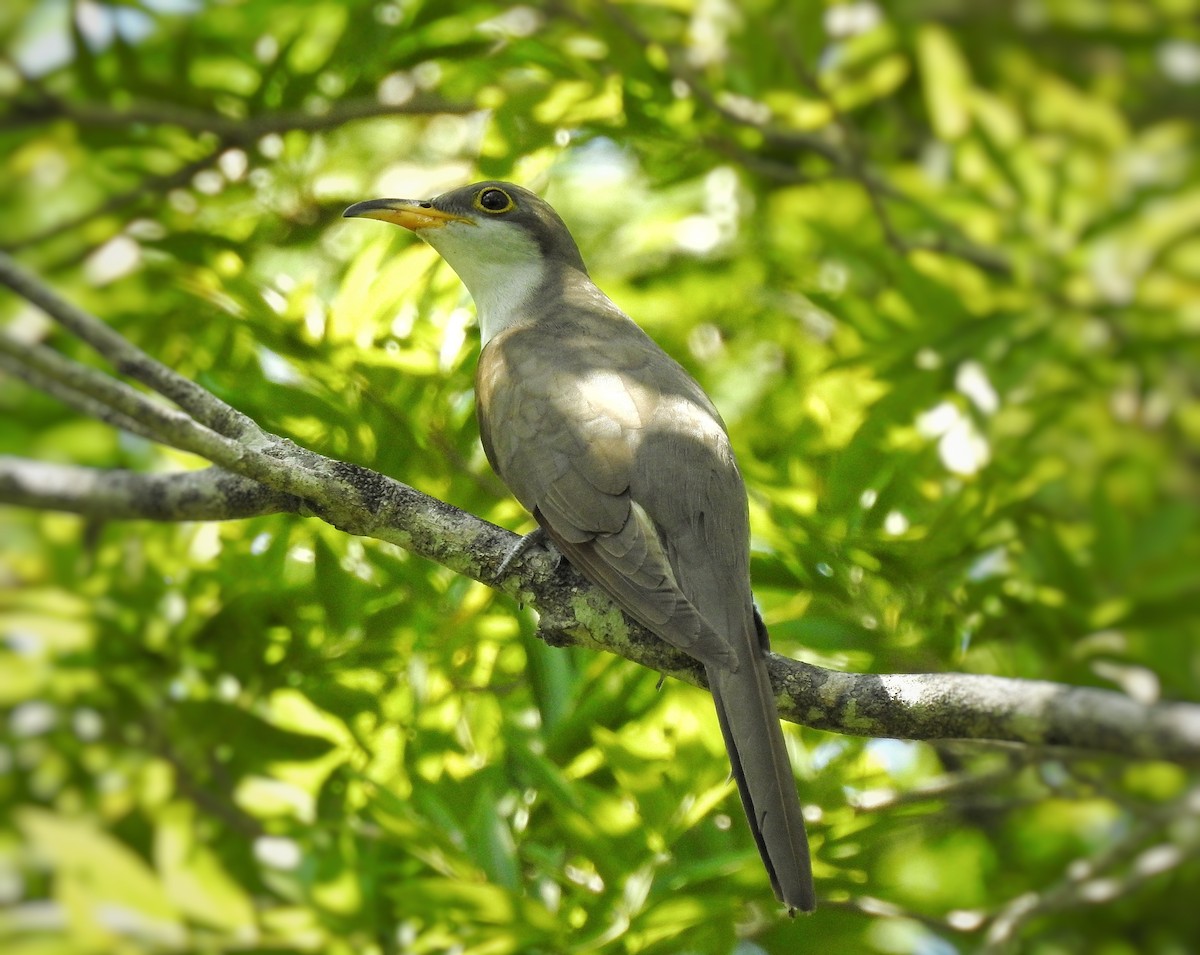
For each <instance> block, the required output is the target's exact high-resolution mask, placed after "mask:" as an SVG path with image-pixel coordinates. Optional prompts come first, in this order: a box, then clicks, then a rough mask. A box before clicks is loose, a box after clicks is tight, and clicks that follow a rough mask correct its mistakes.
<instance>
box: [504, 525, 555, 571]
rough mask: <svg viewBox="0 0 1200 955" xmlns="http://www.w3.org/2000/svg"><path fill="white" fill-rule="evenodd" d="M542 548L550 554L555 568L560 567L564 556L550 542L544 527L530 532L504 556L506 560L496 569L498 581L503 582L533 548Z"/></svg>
mask: <svg viewBox="0 0 1200 955" xmlns="http://www.w3.org/2000/svg"><path fill="white" fill-rule="evenodd" d="M535 546H541V547H542V548H544V549H545V550H546V552H547V553H549V554H550V557H551V559H552V560H553V561H554V567H556V568H557V567H558V563H559V561H561V560H562V554H560V553H559V552H558V548H557V547H555V546H554V542H553V541H551V540H550V538H549V536H548V535H547V534H546V531H545V530H544V529H543V528H542V527H540V526H539V527H537V528H535V529H534V530H532V531H530V532H529V533H528V534H526V535H525V536H524V537H522V538H521V539H520V540H518V541H517V542H516V543H515V544H513V545H512V547H511V548H510V549H509V552H508V553H507V554H505V555H504V560H502V561H500V566H499V567H498V568H496V579H497V580H503V579H504V575H505V574H507V573H508V570H509V568H510V567H512V565H513V563H514V562H515V561H516V560H517V559H518V558H520V557H522V556H524V554H525V552H526V551H528V550H529V548H531V547H535Z"/></svg>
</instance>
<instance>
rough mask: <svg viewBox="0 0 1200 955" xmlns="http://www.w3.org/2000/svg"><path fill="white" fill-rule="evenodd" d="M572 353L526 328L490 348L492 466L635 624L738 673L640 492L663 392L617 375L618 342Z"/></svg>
mask: <svg viewBox="0 0 1200 955" xmlns="http://www.w3.org/2000/svg"><path fill="white" fill-rule="evenodd" d="M630 327H631V328H632V327H633V326H630ZM523 333H524V334H523ZM565 349H566V352H567V353H566V354H564V352H563V350H558V351H554V352H552V351H549V350H548V349H547V348H546V345H545V342H544V340H542V341H537V340H535V336H534V335H531V334H528V332H527V331H526V330H525V329H510V330H509V331H506V332H504V333H502V334H501V335H498V336H496V338H494V339H493V340H492V341H491V342H489V343H488V345H487V347H486V348H485V349H484V351H483V353H482V355H481V356H480V362H479V368H478V371H477V373H476V393H477V398H478V402H479V405H478V407H479V419H480V433H481V437H482V438H483V444H484V450H485V451H486V452H487V455H488V460H489V461H490V462H491V463H492V466H493V468H495V470H496V473H497V474H499V475H500V477H501V478H502V479H503V480H504V482H505V484H507V485H508V487H509V489H510V490H512V492H513V494H514V495H516V497H517V499H518V500H519V501H520V502H521V503H522V504H524V505H525V507H527V508H528V509H529V510H530V512H531V513H532V514H533V515H534V517H535V518H536V519H537V520H538V522H539V524H541V526H542V527H543V528H545V530H546V532H547V533H548V534H549V535H550V537H551V539H552V540H553V541H554V542H555V543H556V544H557V545H558V547H559V549H560V550H561V551H562V552H563V554H564V556H566V557H567V559H568V560H570V561H571V563H572V564H574V565H575V566H576V567H577V568H578V569H579V570H580V571H581V572H582V573H583V574H584V575H585V576H587V577H589V578H590V579H592V580H593V581H595V582H596V583H598V584H600V585H601V586H602V587H603V588H604V589H605V590H606V591H607V592H608V594H609V595H610V596H611V597H612V598H613V600H615V601H616V602H617V604H618V605H620V607H621V608H622V609H623V610H625V611H626V612H627V613H628V614H629V615H630V616H632V617H633V618H634V619H635V620H637V621H638V622H640V623H642V624H643V625H645V626H646V627H648V628H649V629H650V630H653V631H654V632H655V633H657V634H658V635H659V636H661V637H662V638H663V639H664V640H667V641H668V642H669V643H671V644H673V645H674V646H677V647H678V648H679V649H681V650H683V651H684V652H686V653H688V654H689V655H691V656H693V657H695V658H696V659H698V660H700V661H702V662H705V663H713V664H716V665H720V666H724V667H730V668H733V669H736V668H737V666H738V663H737V659H736V657H735V656H734V654H733V653H732V652H731V650H730V647H729V645H728V641H727V640H726V639H725V638H724V637H723V636H721V635H720V634H719V633H718V632H717V631H715V630H714V629H713V627H712V626H711V625H710V623H709V622H708V621H706V620H705V619H704V617H703V615H702V614H701V613H700V612H699V611H698V610H697V608H696V606H695V605H694V604H693V602H692V601H691V600H689V599H688V597H687V596H686V594H685V593H684V591H683V590H682V589H681V588H680V586H679V582H678V580H677V578H676V574H675V569H674V567H673V566H672V562H671V557H670V554H669V552H668V548H667V546H666V545H665V543H664V538H663V533H662V528H660V527H659V526H658V525H657V524H656V522H655V520H654V519H653V518H652V516H651V515H650V514H649V513H647V510H646V508H645V507H644V505H643V504H642V503H641V502H640V501H638V500H637V499H636V496H635V495H634V494H633V493H632V492H631V482H632V481H633V480H634V477H635V471H636V459H637V457H638V453H637V451H638V445H639V442H640V441H641V439H642V435H643V434H644V432H645V430H646V429H647V428H649V427H652V425H653V423H654V420H655V417H656V415H657V413H658V406H659V404H660V402H661V398H660V396H658V395H655V394H653V393H652V392H650V391H649V390H647V389H645V388H642V387H640V385H639V383H638V380H637V377H636V376H635V375H631V374H629V373H628V372H627V370H622V369H620V368H614V367H612V365H611V363H610V362H608V361H607V359H605V358H604V356H611V354H612V352H613V351H614V350H615V349H614V348H613V347H612V343H611V342H600V343H597V342H589V343H588V347H586V348H580V347H579V343H578V342H576V343H575V345H574V347H572V346H571V345H566V346H565ZM664 357H665V356H664Z"/></svg>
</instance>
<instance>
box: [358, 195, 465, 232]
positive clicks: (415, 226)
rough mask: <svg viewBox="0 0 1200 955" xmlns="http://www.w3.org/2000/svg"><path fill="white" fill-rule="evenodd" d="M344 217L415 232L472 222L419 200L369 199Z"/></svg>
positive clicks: (359, 203)
mask: <svg viewBox="0 0 1200 955" xmlns="http://www.w3.org/2000/svg"><path fill="white" fill-rule="evenodd" d="M342 215H343V216H345V217H346V218H347V219H355V218H361V219H381V220H382V221H384V222H391V223H393V224H395V225H398V226H403V227H404V228H406V229H411V230H412V231H414V232H419V231H420V230H421V229H436V228H440V227H442V226H444V225H446V224H448V223H450V222H470V221H471V220H470V219H467V218H464V217H463V216H456V215H454V213H452V212H443V211H442V210H441V209H435V208H434V207H433V206H431V205H430V204H429V203H428V202H421V201H419V200H417V199H368V200H367V201H366V202H356V203H354V205H352V206H351V207H350V208H349V209H347V210H346V211H345V212H343V213H342ZM472 224H473V223H472Z"/></svg>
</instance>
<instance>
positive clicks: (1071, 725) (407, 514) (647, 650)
mask: <svg viewBox="0 0 1200 955" xmlns="http://www.w3.org/2000/svg"><path fill="white" fill-rule="evenodd" d="M0 282H2V283H3V284H7V285H9V286H10V287H11V288H13V289H14V290H16V291H17V292H18V293H20V294H21V295H24V296H25V297H26V298H28V299H29V300H30V301H31V302H34V303H35V304H37V305H39V306H40V307H41V308H43V309H44V310H45V311H46V312H47V313H48V314H50V315H51V317H53V318H54V319H55V320H56V321H59V322H60V323H61V324H62V325H63V326H64V327H65V328H67V329H68V330H70V331H72V332H74V333H75V334H77V335H79V337H81V338H83V339H84V340H85V341H87V342H88V343H89V344H92V345H93V346H94V347H96V348H97V350H98V351H100V352H101V353H102V354H104V355H105V356H106V357H108V358H109V359H110V360H111V361H113V362H114V364H115V365H116V366H117V367H118V369H120V370H122V371H124V372H126V373H128V374H130V375H131V376H133V377H135V378H137V379H138V380H139V381H142V382H143V383H145V384H147V385H149V386H150V387H152V388H154V389H155V390H157V391H158V392H159V393H161V394H163V395H166V396H168V397H170V398H172V399H173V400H175V401H176V402H177V404H178V405H179V406H180V408H181V409H183V410H182V411H178V412H175V411H174V410H173V409H171V410H172V415H171V416H169V422H168V421H166V420H164V419H163V418H161V417H160V416H157V412H161V411H163V410H164V409H162V408H161V407H159V406H158V405H151V407H152V408H153V409H155V410H154V412H148V411H147V409H146V407H145V406H143V405H141V404H138V405H136V406H135V405H128V406H126V405H120V407H119V409H118V410H119V412H120V413H122V414H126V415H127V416H129V417H131V418H134V419H135V420H136V421H137V422H138V423H139V425H140V426H142V427H143V428H145V429H149V430H150V431H151V433H153V434H156V435H158V434H160V433H162V432H163V431H166V430H169V429H168V424H169V425H170V428H174V427H175V426H176V425H177V424H178V419H180V418H187V416H188V415H191V416H193V417H194V418H196V419H198V421H196V422H193V423H192V426H193V428H194V429H195V430H194V431H186V433H184V434H183V439H182V440H181V443H180V445H178V446H185V445H186V446H187V447H188V449H189V450H197V453H200V454H202V456H204V457H206V458H207V459H208V460H210V461H212V462H213V463H214V464H218V465H220V466H221V468H222V469H223V470H218V469H210V470H209V471H203V472H198V473H197V472H188V473H184V474H178V475H156V476H137V477H135V476H132V475H126V474H124V473H123V472H115V473H114V476H112V477H105V478H101V477H99V476H96V475H91V476H85V475H84V474H82V473H79V472H81V471H82V469H65V470H59V471H50V470H47V471H43V472H41V476H42V477H43V478H44V480H39V479H38V478H39V476H38V474H37V473H35V472H33V471H31V470H30V464H29V463H28V462H25V463H20V462H14V461H13V460H12V459H8V460H7V461H6V462H0V464H4V465H5V466H6V468H7V469H5V467H0V502H6V503H10V504H20V505H22V506H26V507H43V508H59V509H64V510H71V511H75V512H77V513H86V514H89V515H90V516H94V517H100V516H109V517H125V518H133V517H140V518H147V519H154V520H180V519H188V520H193V519H201V518H203V519H211V520H218V519H226V518H234V517H245V516H250V515H252V514H264V513H273V512H275V511H280V510H289V511H298V512H300V513H303V514H313V515H316V516H318V517H320V518H321V519H323V520H325V521H327V522H328V523H330V524H332V525H333V526H335V527H337V528H339V529H341V530H343V531H345V532H347V533H350V534H356V535H360V536H364V537H373V538H376V539H378V540H383V541H389V542H392V543H395V544H398V545H400V546H402V547H404V548H406V549H408V550H410V551H412V552H413V553H415V554H417V555H419V556H422V557H425V558H428V559H430V560H433V561H436V562H437V563H440V564H442V565H444V566H446V567H448V568H450V569H451V570H454V571H456V572H458V573H461V574H464V575H466V576H469V577H471V578H473V579H475V580H478V581H480V582H482V583H484V584H487V585H488V586H491V587H494V588H495V589H497V590H500V591H502V592H504V593H506V594H508V595H510V596H512V597H514V598H516V599H517V600H519V601H520V602H522V603H524V604H527V605H528V606H530V607H532V608H533V609H535V610H537V611H538V613H539V615H540V628H541V635H542V636H543V638H544V639H546V640H547V641H548V642H551V643H555V644H564V643H573V644H576V645H579V646H584V647H590V648H593V649H597V650H606V651H609V652H612V653H616V654H618V655H620V656H623V657H625V658H626V659H629V660H632V661H634V662H636V663H640V664H642V665H643V666H646V667H649V668H651V669H654V670H658V671H660V672H663V673H667V674H670V675H673V676H676V677H678V678H679V679H682V680H685V681H687V682H689V683H693V684H696V685H703V682H704V681H703V670H702V668H701V667H700V666H699V665H698V664H697V663H696V662H695V661H694V660H691V659H690V658H689V657H687V656H685V655H684V654H682V653H681V652H679V651H678V650H676V649H674V648H672V647H670V646H668V645H667V644H665V643H663V642H662V641H661V640H660V639H658V638H657V637H656V636H654V635H653V634H652V633H650V632H649V631H647V630H645V629H644V628H642V627H640V626H638V625H636V624H633V623H631V622H630V621H629V620H628V619H626V618H625V616H624V615H623V614H622V613H621V612H620V611H619V610H618V609H617V608H616V607H615V605H614V604H613V603H612V602H611V601H610V600H609V599H608V598H607V597H606V596H605V595H604V594H603V593H601V592H600V591H599V590H598V589H596V588H595V587H593V586H592V585H591V584H589V583H588V582H587V581H586V580H584V578H583V577H582V576H580V575H579V574H578V572H577V571H575V570H574V568H572V567H571V566H570V565H569V564H567V563H566V562H562V561H558V560H557V559H555V558H554V557H553V555H549V554H547V553H546V552H545V551H544V550H541V549H537V548H534V549H533V550H531V551H530V552H529V553H528V554H526V555H524V556H523V557H521V558H520V559H519V560H517V561H515V562H514V563H513V565H512V566H511V568H510V569H509V570H508V571H507V572H506V575H505V577H504V578H503V579H499V580H498V579H497V578H496V574H497V571H498V570H499V567H500V565H501V562H502V560H503V559H504V557H505V555H506V554H508V553H509V552H510V550H511V548H512V546H513V544H514V543H515V541H516V537H515V535H513V534H511V533H509V532H508V531H505V530H503V529H501V528H499V527H496V526H495V525H493V524H489V523H487V522H486V521H481V520H479V519H478V518H476V517H473V516H472V515H470V514H467V513H465V512H463V511H460V510H458V509H457V508H454V507H451V506H450V505H448V504H445V503H444V502H442V501H439V500H436V499H435V498H432V497H429V496H428V495H426V494H422V493H421V492H420V491H417V490H415V489H413V488H411V487H408V486H407V485H405V484H402V483H400V482H399V481H396V480H393V479H392V478H389V477H387V476H385V475H382V474H379V473H377V472H375V471H371V470H369V469H367V468H363V467H360V466H357V465H352V464H346V463H343V462H339V461H334V460H332V459H329V458H325V457H322V456H321V455H318V454H315V453H313V452H311V451H307V450H305V449H303V448H299V447H297V446H296V445H295V444H293V443H292V442H290V441H288V440H286V439H284V438H281V437H278V436H276V435H272V434H269V433H267V432H265V431H262V430H261V429H260V428H259V427H258V426H257V425H256V424H254V423H253V422H252V421H250V419H248V418H246V417H245V416H244V415H241V413H240V412H237V411H235V410H234V409H233V408H231V407H230V406H228V405H226V404H224V403H223V402H221V401H220V400H219V399H217V398H216V397H215V396H213V395H211V394H209V393H208V392H206V391H205V390H204V389H202V388H200V386H198V385H195V384H194V383H192V382H189V381H187V379H183V378H181V377H180V376H179V375H177V374H176V373H175V372H173V371H171V370H170V369H169V368H166V366H163V365H161V364H160V363H158V362H156V361H155V360H154V359H152V358H150V357H149V356H147V355H145V354H144V353H142V352H141V351H139V350H138V349H137V348H135V347H134V346H133V345H132V344H130V343H129V342H126V341H125V340H124V339H123V338H121V337H120V336H119V335H117V334H116V333H115V332H113V331H112V330H111V329H109V328H108V327H107V326H105V325H103V323H101V322H100V321H99V320H98V319H96V318H95V317H93V316H91V315H89V314H87V313H86V312H83V311H82V310H81V309H78V308H76V307H75V306H72V305H70V304H69V303H67V302H65V301H63V300H62V299H61V298H60V297H58V296H57V295H55V294H54V293H52V292H50V291H49V290H48V289H46V288H45V287H44V286H43V285H42V284H41V283H40V282H39V281H38V280H37V279H35V278H34V277H33V276H31V275H29V274H28V273H25V272H23V271H22V270H20V269H17V268H16V266H15V264H14V263H12V262H11V260H8V259H6V257H4V256H2V255H0ZM40 360H42V361H43V367H45V368H47V369H50V371H51V372H53V371H54V369H55V368H56V367H57V366H55V365H54V364H53V363H52V362H48V361H45V360H44V356H41V359H40ZM64 361H65V359H64ZM47 377H48V378H49V379H50V380H57V379H56V378H55V376H54V374H49V375H47ZM80 382H81V383H79V382H77V383H76V384H75V387H76V388H77V389H83V391H84V393H101V392H102V393H104V394H105V395H107V394H108V392H104V389H97V388H94V387H92V384H90V383H88V382H84V381H83V379H80ZM118 393H119V394H122V395H123V394H124V392H120V391H117V392H114V394H118ZM133 393H134V394H135V395H137V397H138V398H139V399H143V400H144V396H141V395H140V394H138V393H137V392H133ZM92 396H93V397H95V394H92ZM97 400H100V398H97ZM121 400H122V401H123V400H124V398H122V399H121ZM102 403H103V404H105V405H106V406H107V407H112V404H111V403H110V402H107V401H102ZM183 411H186V412H187V415H185V414H183ZM167 436H168V437H175V436H176V435H174V433H173V432H172V433H171V434H170V435H167ZM160 440H161V438H160ZM69 472H75V473H69ZM139 481H142V482H144V483H141V484H139V483H138V482H139ZM88 482H91V483H92V486H93V488H94V490H95V493H96V495H97V496H98V497H99V498H100V499H101V500H102V499H103V498H104V497H105V496H107V499H108V501H109V503H110V504H111V505H112V508H111V510H108V511H105V510H104V508H103V507H101V506H100V505H99V504H95V503H92V502H89V501H87V500H86V498H87V494H86V493H85V490H86V486H87V484H88ZM139 488H140V489H141V490H142V491H144V492H146V493H144V494H141V495H139V494H137V493H135V489H139ZM151 490H152V491H153V493H150V492H151ZM184 515H186V516H184ZM769 666H770V670H771V676H772V679H773V681H774V683H775V687H776V690H777V693H778V700H779V703H780V711H781V714H782V715H783V716H784V718H785V719H789V720H793V721H795V722H799V723H803V724H805V725H808V726H813V727H817V728H820V729H826V730H830V731H833V732H839V733H851V734H855V735H859V736H890V737H898V738H902V739H918V740H935V739H974V740H984V739H986V740H1003V741H1009V742H1014V743H1023V744H1029V745H1033V746H1038V747H1047V746H1053V747H1073V748H1079V749H1086V750H1098V751H1106V752H1110V753H1115V754H1121V755H1125V756H1131V757H1143V758H1153V759H1169V760H1175V761H1179V762H1191V763H1200V705H1195V704H1185V703H1160V704H1157V705H1145V704H1142V703H1138V702H1136V701H1134V700H1132V699H1130V698H1129V697H1126V696H1124V695H1123V694H1121V693H1117V692H1114V691H1111V690H1100V689H1089V688H1084V687H1071V686H1065V685H1062V684H1056V683H1048V682H1043V681H1034V680H1016V679H1004V678H1000V677H989V676H974V675H968V674H953V673H937V674H904V675H899V674H853V673H839V672H835V671H832V670H825V669H822V668H820V667H816V666H812V665H810V664H806V663H801V662H799V661H796V660H789V659H785V658H783V657H780V656H777V655H772V657H771V659H770V663H769Z"/></svg>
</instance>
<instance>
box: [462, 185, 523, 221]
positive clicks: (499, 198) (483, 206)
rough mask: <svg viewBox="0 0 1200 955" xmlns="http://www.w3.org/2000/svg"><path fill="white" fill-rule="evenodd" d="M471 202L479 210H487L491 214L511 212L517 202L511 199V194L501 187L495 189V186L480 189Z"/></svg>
mask: <svg viewBox="0 0 1200 955" xmlns="http://www.w3.org/2000/svg"><path fill="white" fill-rule="evenodd" d="M473 204H474V206H475V208H476V209H478V210H479V211H480V212H487V213H490V214H491V215H500V214H501V213H503V212H511V211H512V210H513V209H515V208H516V207H517V204H516V203H515V202H513V200H512V196H510V195H509V194H508V193H507V192H505V191H504V190H503V189H497V188H496V187H495V186H488V187H487V188H486V189H480V190H479V192H478V193H476V195H475V201H474V203H473Z"/></svg>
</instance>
